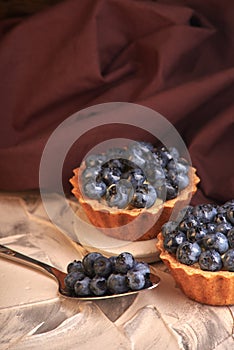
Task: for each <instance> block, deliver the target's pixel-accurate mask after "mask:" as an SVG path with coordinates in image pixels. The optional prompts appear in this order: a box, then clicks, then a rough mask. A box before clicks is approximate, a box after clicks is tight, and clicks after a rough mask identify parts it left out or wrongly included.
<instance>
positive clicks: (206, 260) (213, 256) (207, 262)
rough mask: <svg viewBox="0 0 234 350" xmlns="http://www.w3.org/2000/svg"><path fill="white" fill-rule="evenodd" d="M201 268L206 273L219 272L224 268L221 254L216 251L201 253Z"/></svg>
mask: <svg viewBox="0 0 234 350" xmlns="http://www.w3.org/2000/svg"><path fill="white" fill-rule="evenodd" d="M199 266H200V268H201V269H202V270H206V271H219V270H221V268H222V259H221V256H220V254H219V253H218V252H217V251H216V250H214V249H211V250H206V251H204V252H202V253H201V255H200V258H199Z"/></svg>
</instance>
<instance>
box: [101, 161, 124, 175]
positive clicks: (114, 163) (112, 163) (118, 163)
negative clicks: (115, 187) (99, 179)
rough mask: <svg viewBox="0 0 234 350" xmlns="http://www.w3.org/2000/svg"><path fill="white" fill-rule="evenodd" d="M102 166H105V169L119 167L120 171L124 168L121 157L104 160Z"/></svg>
mask: <svg viewBox="0 0 234 350" xmlns="http://www.w3.org/2000/svg"><path fill="white" fill-rule="evenodd" d="M103 167H106V168H107V169H116V168H117V169H119V170H120V171H121V172H122V171H123V170H124V168H125V162H124V161H123V159H122V158H114V159H110V160H109V161H108V162H106V163H105V164H104V165H103Z"/></svg>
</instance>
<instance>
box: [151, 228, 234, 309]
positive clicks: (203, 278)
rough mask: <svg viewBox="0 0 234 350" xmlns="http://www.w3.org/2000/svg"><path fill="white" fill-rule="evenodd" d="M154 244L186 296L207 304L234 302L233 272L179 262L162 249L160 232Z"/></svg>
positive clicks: (230, 303) (228, 303)
mask: <svg viewBox="0 0 234 350" xmlns="http://www.w3.org/2000/svg"><path fill="white" fill-rule="evenodd" d="M156 246H157V248H158V250H159V252H160V258H161V260H162V261H163V262H164V264H165V265H166V266H167V267H168V269H169V270H170V272H171V274H172V276H173V277H174V279H175V281H176V283H177V284H178V286H179V287H180V288H181V290H182V291H183V292H184V294H185V295H186V296H187V297H189V298H190V299H193V300H195V301H198V302H199V303H202V304H208V305H216V306H218V305H223V306H224V305H233V304H234V272H229V271H223V270H221V271H215V272H212V271H203V270H201V269H200V268H199V266H196V264H194V265H193V266H188V265H185V264H182V263H180V262H179V261H178V260H176V257H175V256H173V255H172V254H170V253H169V252H167V251H166V250H165V249H164V247H163V236H162V233H160V234H159V235H158V237H157V244H156Z"/></svg>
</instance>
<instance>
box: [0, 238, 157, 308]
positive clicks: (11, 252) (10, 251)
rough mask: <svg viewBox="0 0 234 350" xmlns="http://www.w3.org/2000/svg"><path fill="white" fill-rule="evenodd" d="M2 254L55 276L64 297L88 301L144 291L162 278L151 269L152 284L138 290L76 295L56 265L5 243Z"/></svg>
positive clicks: (1, 249)
mask: <svg viewBox="0 0 234 350" xmlns="http://www.w3.org/2000/svg"><path fill="white" fill-rule="evenodd" d="M0 256H1V257H3V258H7V259H9V260H12V261H14V262H16V263H20V264H24V265H27V266H29V267H31V268H33V269H37V270H40V271H42V272H43V273H45V274H47V275H49V276H50V277H53V278H54V279H55V280H56V281H57V283H58V293H59V295H61V296H62V297H64V298H69V299H78V300H86V301H88V300H89V301H92V300H103V299H111V298H119V297H123V296H128V295H132V294H137V293H139V292H143V291H146V290H150V289H153V288H156V287H157V286H158V285H159V282H160V278H159V277H158V276H157V275H155V274H154V273H153V271H151V273H150V280H151V282H152V286H150V287H148V288H145V289H141V290H136V291H129V292H126V293H120V294H111V295H103V296H87V297H76V296H71V295H70V293H69V291H68V289H67V288H66V286H65V283H64V278H65V277H66V275H67V273H66V272H63V271H60V270H58V269H57V268H56V267H53V266H50V265H48V264H46V263H44V262H42V261H39V260H36V259H34V258H31V257H30V256H27V255H24V254H21V253H20V252H17V251H15V250H13V249H11V248H8V247H6V246H4V245H1V244H0Z"/></svg>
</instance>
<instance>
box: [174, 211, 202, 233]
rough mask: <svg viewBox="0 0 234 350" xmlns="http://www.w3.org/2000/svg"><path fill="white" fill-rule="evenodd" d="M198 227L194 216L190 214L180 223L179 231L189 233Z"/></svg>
mask: <svg viewBox="0 0 234 350" xmlns="http://www.w3.org/2000/svg"><path fill="white" fill-rule="evenodd" d="M197 225H198V221H197V219H196V217H195V216H194V215H191V214H188V215H186V217H185V218H184V219H183V220H182V221H181V222H180V224H179V229H180V230H181V231H183V232H187V231H188V230H189V229H190V228H193V227H196V226H197Z"/></svg>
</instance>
